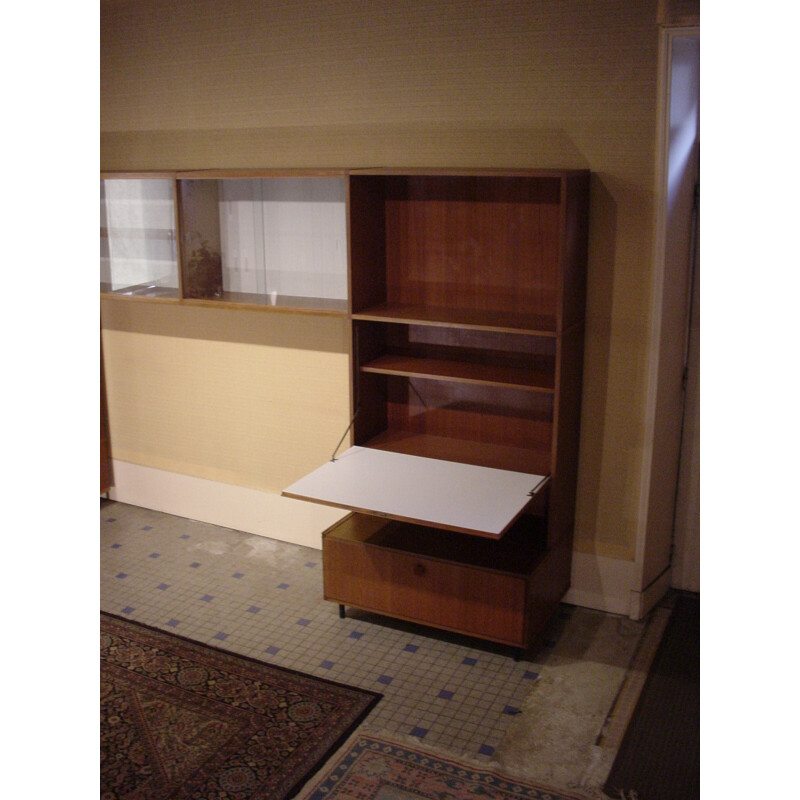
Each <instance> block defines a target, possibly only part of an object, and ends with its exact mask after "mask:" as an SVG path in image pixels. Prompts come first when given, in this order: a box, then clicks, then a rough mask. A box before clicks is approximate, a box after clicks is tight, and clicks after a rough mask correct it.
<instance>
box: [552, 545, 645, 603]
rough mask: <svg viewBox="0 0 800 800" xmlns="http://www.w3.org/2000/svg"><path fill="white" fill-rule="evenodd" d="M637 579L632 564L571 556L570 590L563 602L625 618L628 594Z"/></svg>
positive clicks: (584, 556)
mask: <svg viewBox="0 0 800 800" xmlns="http://www.w3.org/2000/svg"><path fill="white" fill-rule="evenodd" d="M637 575H638V571H637V565H636V563H635V562H633V561H622V560H621V559H617V558H607V557H606V556H597V555H593V554H592V553H579V552H574V553H573V554H572V586H571V587H570V589H569V591H568V592H567V595H566V597H565V598H564V602H565V603H572V604H573V605H576V606H582V607H584V608H593V609H596V610H597V611H606V612H608V613H609V614H623V615H625V616H628V614H629V613H630V611H631V600H630V594H631V591H632V587H633V586H635V585H636V584H635V581H636V577H637Z"/></svg>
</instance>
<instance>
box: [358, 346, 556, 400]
mask: <svg viewBox="0 0 800 800" xmlns="http://www.w3.org/2000/svg"><path fill="white" fill-rule="evenodd" d="M361 371H362V372H374V373H378V374H385V375H405V376H408V377H410V378H433V379H436V380H443V381H455V382H461V383H475V384H485V385H490V386H505V387H509V388H516V389H524V390H528V391H535V392H548V393H552V392H553V383H554V376H553V373H552V372H549V373H548V372H533V371H530V370H525V369H521V368H519V367H503V366H494V365H491V364H471V363H468V362H463V361H443V360H440V359H434V358H414V357H412V356H402V355H384V356H379V357H378V358H376V359H374V360H373V361H369V362H368V363H366V364H364V365H363V366H362V367H361Z"/></svg>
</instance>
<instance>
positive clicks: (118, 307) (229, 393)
mask: <svg viewBox="0 0 800 800" xmlns="http://www.w3.org/2000/svg"><path fill="white" fill-rule="evenodd" d="M101 314H102V321H103V356H104V361H105V374H106V383H107V395H108V416H109V425H110V428H111V431H112V433H111V437H112V445H111V453H112V457H113V458H114V459H117V460H121V461H126V462H131V463H134V464H139V465H142V466H148V467H153V468H156V469H160V470H165V471H169V472H175V473H179V474H185V475H192V476H195V477H198V478H205V479H209V480H215V481H221V482H223V483H230V484H234V485H238V486H244V487H249V488H253V489H261V490H263V491H268V492H275V493H280V491H281V490H282V489H283V488H284V487H285V486H287V485H288V484H289V483H291V482H292V481H294V480H297V479H298V478H300V477H302V476H303V475H304V474H305V473H307V472H309V471H311V470H312V469H316V467H318V466H320V464H322V463H324V462H325V461H326V460H327V459H329V458H330V457H331V453H332V452H333V449H334V448H335V447H336V444H337V442H338V441H339V439H340V438H341V436H342V434H343V433H344V431H345V429H346V427H347V424H348V421H349V408H350V404H349V384H348V345H347V341H346V320H345V319H344V318H342V317H333V316H328V317H319V316H312V315H306V314H283V313H269V312H259V311H240V310H232V311H231V310H224V309H219V310H217V309H209V308H200V307H192V306H179V305H175V304H171V303H150V302H146V301H142V302H131V301H127V300H124V299H108V300H105V301H104V302H103V303H102V307H101Z"/></svg>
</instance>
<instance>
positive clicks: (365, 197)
mask: <svg viewBox="0 0 800 800" xmlns="http://www.w3.org/2000/svg"><path fill="white" fill-rule="evenodd" d="M101 179H103V181H104V182H105V183H101V202H102V203H103V205H102V206H101V212H102V214H101V226H102V227H101V243H103V238H102V237H103V236H105V237H106V239H105V244H104V248H105V249H102V250H101V255H102V256H103V257H105V258H106V259H107V260H106V262H104V261H103V259H102V258H101V271H102V274H103V275H104V276H105V277H106V278H107V279H108V280H106V281H105V282H103V279H102V278H101V291H104V292H106V293H109V294H114V295H123V296H130V297H139V298H141V297H144V298H145V299H151V300H158V301H159V302H177V303H188V304H201V305H210V306H219V305H223V306H229V307H238V308H246V309H264V310H278V311H280V310H288V311H291V312H295V313H296V312H303V313H321V314H327V313H333V314H342V315H348V317H349V323H350V330H351V334H352V348H351V369H352V400H353V408H352V411H353V422H352V425H351V428H350V429H349V431H348V432H349V437H350V442H349V443H350V445H351V446H350V448H349V449H348V450H346V451H345V452H343V453H338V450H339V448H338V447H337V449H336V451H334V455H333V457H332V459H331V462H330V463H328V464H325V465H323V466H322V467H320V468H319V469H318V470H316V471H315V472H313V473H312V474H311V475H309V476H306V478H304V479H301V481H298V482H296V483H295V484H293V485H292V486H290V487H287V489H286V490H285V491H284V492H283V494H284V495H286V496H289V497H297V498H301V499H305V500H312V501H315V502H321V503H328V504H331V505H335V506H339V507H343V508H347V509H349V510H351V511H352V513H351V514H350V515H348V516H347V517H346V518H345V519H343V520H342V521H341V522H340V523H338V524H337V525H334V526H333V527H332V528H331V529H330V530H328V531H326V532H325V533H324V534H323V566H324V570H323V572H324V594H325V597H326V598H327V599H329V600H332V601H334V602H336V603H338V604H339V605H340V610H341V611H342V613H344V609H345V607H346V606H353V607H357V608H361V609H365V610H367V611H373V612H377V613H380V614H386V615H389V616H394V617H398V618H401V619H405V620H410V621H414V622H419V623H422V624H425V625H431V626H435V627H439V628H443V629H445V630H450V631H456V632H460V633H464V634H468V635H472V636H478V637H482V638H485V639H488V640H492V641H496V642H501V643H504V644H508V645H512V646H514V647H518V648H522V649H525V648H527V647H529V646H530V644H531V643H532V641H533V639H534V637H535V636H536V635H537V634H538V633H539V631H540V630H541V629H542V627H543V626H544V625H545V623H546V622H547V620H548V619H549V617H550V615H551V614H552V613H553V611H554V610H555V609H556V607H557V604H558V602H559V601H560V600H561V599H562V598H563V596H564V593H565V592H566V591H567V589H568V587H569V583H570V568H571V560H572V530H573V520H574V511H575V487H576V480H577V464H578V441H579V426H580V400H581V373H582V364H583V338H584V314H585V283H586V258H587V238H588V203H589V173H588V172H587V171H577V170H571V171H570V170H567V171H561V170H546V171H540V170H473V171H463V170H426V171H422V170H351V171H316V172H306V171H287V172H264V171H238V172H227V171H225V172H222V171H204V172H180V173H179V172H176V173H159V174H148V175H103V176H101ZM120 181H123V182H124V181H134V182H135V183H131V184H129V185H126V184H124V183H120ZM137 202H138V205H137ZM112 217H113V219H112ZM115 248H116V250H115ZM119 253H122V254H123V255H124V256H125V257H126V258H127V256H128V255H130V257H131V258H132V259H133V262H131V263H130V264H128V263H127V262H125V259H124V258H122V260H120V258H118V257H117V256H118V254H119ZM115 258H116V259H117V260H115ZM129 267H130V269H128V268H129ZM115 270H118V273H117V274H115ZM126 270H128V272H126ZM126 274H130V275H132V276H137V275H140V276H142V280H141V281H138V282H136V281H134V282H133V283H131V284H130V285H128V283H126V280H125V277H124V276H125V275H126ZM120 275H122V277H120ZM281 281H284V282H283V283H281ZM286 287H290V288H288V289H287V288H286ZM344 438H347V433H345V437H344ZM343 441H344V439H343ZM332 445H333V443H332ZM340 445H341V443H340ZM378 454H380V456H379V455H378ZM487 487H492V488H491V489H490V491H489V492H488V493H487V491H486V489H487ZM411 501H413V502H411ZM482 508H484V509H486V508H489V509H490V510H491V511H492V513H491V514H485V515H484V514H481V513H479V511H480V509H482Z"/></svg>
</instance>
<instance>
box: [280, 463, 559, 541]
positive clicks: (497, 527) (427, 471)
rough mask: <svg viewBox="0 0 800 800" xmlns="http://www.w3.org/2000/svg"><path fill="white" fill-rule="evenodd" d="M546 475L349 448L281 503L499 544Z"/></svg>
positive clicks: (294, 486) (289, 490)
mask: <svg viewBox="0 0 800 800" xmlns="http://www.w3.org/2000/svg"><path fill="white" fill-rule="evenodd" d="M546 482H547V478H546V476H543V475H530V474H528V473H524V472H511V471H508V470H501V469H492V468H489V467H477V466H473V465H471V464H461V463H456V462H453V461H441V460H439V459H434V458H421V457H420V456H410V455H406V454H404V453H394V452H390V451H386V450H377V449H372V448H368V447H351V448H350V449H349V450H346V451H345V452H344V453H342V454H341V455H340V456H339V457H338V458H337V459H336V460H335V461H329V462H328V463H326V464H324V465H323V466H321V467H320V468H319V469H317V470H315V471H314V472H312V473H310V474H309V475H306V476H305V477H304V478H301V479H300V480H299V481H297V482H296V483H294V484H292V485H291V486H289V487H288V488H286V489H284V491H283V494H284V495H285V496H287V497H295V498H298V499H301V500H312V501H315V502H318V503H325V504H328V505H334V506H339V507H341V508H348V509H352V510H353V511H362V512H366V513H368V514H377V515H379V516H385V517H390V518H392V519H398V520H404V521H410V522H416V523H421V524H423V525H430V526H433V527H438V528H447V529H450V530H457V531H463V532H466V533H474V534H477V535H482V536H490V537H494V538H499V537H500V536H502V535H503V533H505V531H506V530H507V529H508V527H509V526H510V525H511V523H512V522H513V521H514V520H515V519H516V518H517V517H518V516H519V515H520V513H521V512H522V510H523V509H524V508H525V506H526V505H527V504H528V503H529V502H530V499H531V493H532V492H534V493H535V491H538V489H539V488H541V487H542V486H543V485H544V484H545V483H546Z"/></svg>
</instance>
